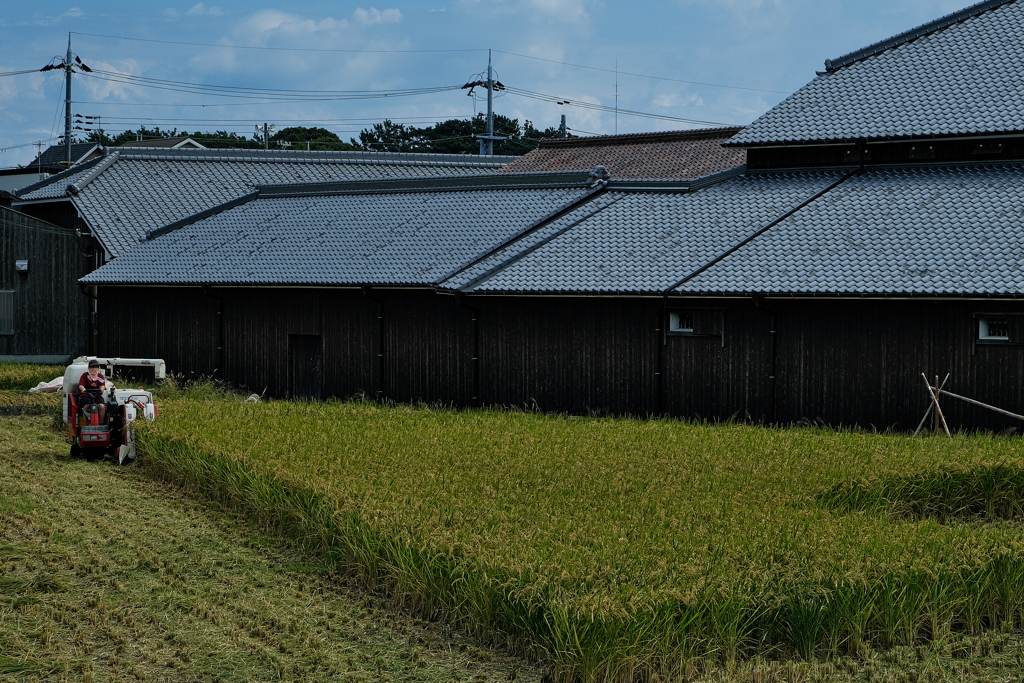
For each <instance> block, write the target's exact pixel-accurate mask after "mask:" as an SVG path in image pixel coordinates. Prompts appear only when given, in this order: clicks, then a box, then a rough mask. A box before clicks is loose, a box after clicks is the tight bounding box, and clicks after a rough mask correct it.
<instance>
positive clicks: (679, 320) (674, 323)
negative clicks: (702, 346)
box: [668, 311, 693, 334]
mask: <svg viewBox="0 0 1024 683" xmlns="http://www.w3.org/2000/svg"><path fill="white" fill-rule="evenodd" d="M668 331H669V332H674V333H676V334H693V311H671V312H670V313H669V314H668Z"/></svg>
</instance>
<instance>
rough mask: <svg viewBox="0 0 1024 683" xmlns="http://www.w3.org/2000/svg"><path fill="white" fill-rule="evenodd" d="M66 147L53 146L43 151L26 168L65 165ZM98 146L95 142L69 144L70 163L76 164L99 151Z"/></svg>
mask: <svg viewBox="0 0 1024 683" xmlns="http://www.w3.org/2000/svg"><path fill="white" fill-rule="evenodd" d="M67 149H68V148H67V147H66V146H64V145H53V146H51V147H49V148H48V149H46V150H44V151H43V152H42V153H41V154H40V155H39V156H37V157H36V158H35V159H33V160H32V161H31V162H29V163H28V164H26V165H25V166H26V168H34V167H36V166H64V165H65V164H66V163H67ZM99 149H100V145H99V144H98V143H96V142H73V143H71V163H73V164H74V163H78V162H79V161H81V160H82V159H83V157H86V156H88V155H89V153H91V152H93V151H94V150H99Z"/></svg>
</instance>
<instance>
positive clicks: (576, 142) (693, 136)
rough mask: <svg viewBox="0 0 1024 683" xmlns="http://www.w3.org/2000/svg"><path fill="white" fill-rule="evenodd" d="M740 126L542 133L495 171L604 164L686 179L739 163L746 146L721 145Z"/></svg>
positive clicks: (639, 175)
mask: <svg viewBox="0 0 1024 683" xmlns="http://www.w3.org/2000/svg"><path fill="white" fill-rule="evenodd" d="M739 131H740V128H707V129H702V130H680V131H669V132H663V133H631V134H628V135H598V136H594V137H586V138H544V139H542V140H541V141H540V144H539V146H538V147H537V148H536V149H533V150H530V151H529V152H527V153H526V154H524V155H523V156H521V157H518V158H517V159H516V160H515V161H513V162H512V163H510V164H509V165H508V166H505V167H504V168H502V169H501V170H500V171H499V173H537V172H541V171H589V170H590V169H592V168H594V167H595V166H604V167H605V168H606V169H607V170H608V173H609V174H611V176H612V177H613V178H620V179H630V178H631V179H672V180H686V179H693V178H702V177H704V176H708V175H711V174H712V173H717V172H719V171H724V170H726V169H730V168H735V167H736V166H742V165H743V164H744V163H746V156H747V155H746V152H745V151H744V150H743V149H739V148H735V147H734V148H729V147H725V146H724V144H725V143H726V142H728V140H729V138H731V137H732V136H734V135H735V134H736V133H738V132H739Z"/></svg>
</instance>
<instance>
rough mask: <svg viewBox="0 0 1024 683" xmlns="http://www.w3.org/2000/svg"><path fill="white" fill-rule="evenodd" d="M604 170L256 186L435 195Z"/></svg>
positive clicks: (558, 182)
mask: <svg viewBox="0 0 1024 683" xmlns="http://www.w3.org/2000/svg"><path fill="white" fill-rule="evenodd" d="M607 179H608V176H607V171H605V169H604V167H601V166H598V167H596V168H594V169H591V170H589V171H544V172H535V173H502V174H487V175H469V176H446V177H439V178H435V177H425V178H374V179H369V180H342V181H338V180H327V181H323V182H317V183H276V184H267V185H259V186H257V190H258V191H259V193H260V196H261V197H295V196H302V195H306V196H308V195H321V194H366V193H377V194H383V193H397V192H439V191H446V190H479V189H503V188H508V189H513V188H514V189H529V188H537V189H545V188H556V187H586V186H590V185H594V184H595V183H597V182H602V181H607Z"/></svg>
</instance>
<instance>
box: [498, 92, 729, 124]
mask: <svg viewBox="0 0 1024 683" xmlns="http://www.w3.org/2000/svg"><path fill="white" fill-rule="evenodd" d="M506 90H507V91H508V92H509V93H511V94H513V95H520V96H521V97H529V98H531V99H535V100H540V101H542V102H553V103H555V104H561V105H568V106H570V107H579V108H580V109H592V110H595V111H603V112H609V113H610V112H615V111H617V112H618V113H619V114H624V115H627V116H638V117H642V118H648V119H661V120H664V121H679V122H681V123H695V124H699V125H703V126H729V125H733V124H728V123H721V122H718V121H701V120H699V119H687V118H682V117H680V116H668V115H667V114H652V113H650V112H642V111H636V110H633V109H621V108H616V107H609V106H607V105H603V104H596V103H594V102H583V101H580V100H568V99H565V98H562V97H555V96H554V95H545V94H543V93H538V92H532V91H530V90H522V89H520V88H514V87H512V86H506Z"/></svg>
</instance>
